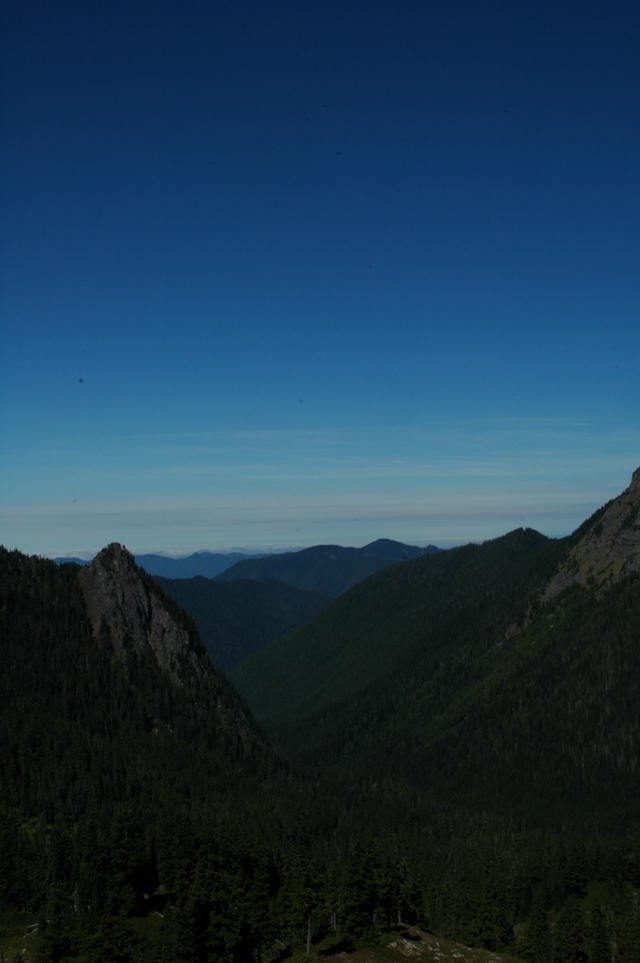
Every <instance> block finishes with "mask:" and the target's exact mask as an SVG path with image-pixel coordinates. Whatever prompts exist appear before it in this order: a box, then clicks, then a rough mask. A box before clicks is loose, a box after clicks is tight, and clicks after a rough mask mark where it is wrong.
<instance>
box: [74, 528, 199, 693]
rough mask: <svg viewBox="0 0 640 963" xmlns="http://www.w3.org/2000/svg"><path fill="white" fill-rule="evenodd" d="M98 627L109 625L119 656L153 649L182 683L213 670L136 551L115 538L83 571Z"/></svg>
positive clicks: (83, 583)
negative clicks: (146, 574)
mask: <svg viewBox="0 0 640 963" xmlns="http://www.w3.org/2000/svg"><path fill="white" fill-rule="evenodd" d="M78 580H79V582H80V586H81V588H82V591H83V594H84V597H85V601H86V603H87V610H88V613H89V617H90V619H91V623H92V625H93V632H94V635H95V636H96V638H100V637H102V636H103V635H104V631H105V626H106V628H107V629H108V631H109V633H110V636H111V644H112V645H113V648H114V651H115V653H116V655H117V656H118V657H119V658H122V659H126V657H127V652H128V651H131V650H133V651H137V652H138V653H145V651H148V650H151V651H152V652H153V655H154V656H155V658H156V661H157V663H158V665H159V666H160V668H162V669H164V670H165V671H166V672H168V673H169V674H170V675H171V676H172V678H173V680H174V682H175V683H176V684H178V685H184V684H185V683H188V681H189V680H190V679H193V678H194V676H196V677H202V676H204V675H206V674H208V672H209V671H210V666H209V663H208V660H207V659H206V656H205V655H204V652H202V653H200V652H198V650H197V647H195V646H194V644H193V640H192V639H191V638H190V635H189V632H188V630H187V629H186V628H184V627H182V626H181V625H179V624H178V623H177V622H176V620H175V619H174V618H173V617H172V616H171V615H170V614H169V612H168V611H167V609H166V608H165V607H164V605H163V604H162V601H161V598H160V592H159V591H158V593H157V594H156V593H155V592H154V591H153V590H152V587H151V586H150V585H149V582H148V580H147V579H145V578H144V576H143V573H142V572H141V570H140V569H139V568H138V567H137V565H136V563H135V560H134V558H133V555H131V554H130V553H129V552H128V551H127V550H126V549H125V548H124V547H123V546H122V545H119V544H118V543H116V542H114V543H112V544H111V545H109V546H107V548H105V549H103V550H102V551H101V552H100V553H99V554H98V555H96V557H95V558H94V560H93V561H92V562H91V564H90V565H87V566H85V567H84V568H82V569H80V571H79V572H78Z"/></svg>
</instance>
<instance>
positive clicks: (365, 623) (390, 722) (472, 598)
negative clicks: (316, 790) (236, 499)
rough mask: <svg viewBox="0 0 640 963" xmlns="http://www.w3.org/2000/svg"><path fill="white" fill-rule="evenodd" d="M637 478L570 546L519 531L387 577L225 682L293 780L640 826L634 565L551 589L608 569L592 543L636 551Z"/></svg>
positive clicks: (639, 601)
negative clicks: (573, 573)
mask: <svg viewBox="0 0 640 963" xmlns="http://www.w3.org/2000/svg"><path fill="white" fill-rule="evenodd" d="M637 480H638V473H636V474H635V475H634V480H633V482H632V485H631V486H630V488H629V489H628V490H627V491H626V492H625V493H623V495H622V496H620V499H617V500H615V501H614V502H613V503H611V504H610V505H609V506H605V507H604V508H603V509H601V510H600V511H599V512H597V513H596V514H595V515H594V517H593V518H592V519H590V520H589V521H588V522H586V523H585V524H584V525H583V526H581V528H580V529H579V530H578V531H577V532H576V533H575V534H574V536H572V537H571V538H569V539H564V540H557V541H555V540H550V539H547V538H545V537H544V536H542V535H539V534H538V533H536V532H534V531H531V530H522V529H520V530H518V531H515V532H512V533H510V534H509V535H505V536H503V537H502V538H499V539H495V540H494V541H491V542H487V543H485V544H483V545H468V546H463V547H461V548H457V549H452V550H450V551H447V552H441V553H439V554H437V555H434V556H426V557H423V558H420V559H417V560H415V561H412V562H408V563H406V564H404V565H401V566H396V567H394V568H392V569H389V570H385V571H381V572H378V573H377V574H375V575H373V576H372V577H371V578H369V579H367V580H366V581H365V582H363V583H361V584H359V585H357V586H355V587H354V588H352V589H351V590H350V591H349V592H348V593H346V594H345V595H343V596H341V597H340V598H339V599H336V600H334V602H333V603H332V604H331V605H330V606H329V607H328V608H327V609H325V610H324V611H323V612H322V613H321V614H320V615H319V616H318V617H317V618H316V619H314V620H313V621H312V622H311V623H310V624H309V625H307V626H305V627H304V628H303V629H301V630H299V631H298V632H297V633H294V634H293V635H291V636H289V637H288V638H286V639H283V640H280V641H279V642H277V643H275V644H274V645H273V646H271V647H270V648H269V649H266V650H264V651H263V652H261V653H259V654H258V655H256V656H254V657H253V658H251V659H249V660H247V661H246V662H245V663H243V664H242V665H240V666H238V667H237V668H236V669H235V670H234V671H233V672H232V673H231V678H232V679H233V681H235V682H236V683H237V685H238V687H239V688H240V691H241V692H242V693H243V695H245V697H246V698H247V700H248V701H249V703H250V705H251V706H252V708H253V709H254V711H255V713H256V715H257V717H258V718H259V719H260V721H261V722H262V723H263V724H264V726H265V727H266V729H267V731H268V733H269V734H270V735H271V736H272V738H273V739H274V740H275V742H276V744H277V745H278V746H280V747H281V748H282V749H283V751H285V752H286V753H287V754H288V755H289V756H290V757H291V758H292V759H293V760H295V761H296V762H297V763H299V764H301V765H304V766H308V767H313V768H315V769H317V770H322V771H342V772H346V771H352V772H358V773H360V774H361V775H363V774H366V773H368V774H369V775H370V776H371V777H372V778H373V777H374V776H375V777H376V778H378V777H380V776H383V775H386V776H388V777H391V778H393V779H398V778H400V779H404V780H409V781H410V782H413V783H414V784H417V785H428V786H429V787H430V791H431V792H436V793H439V794H442V795H443V796H451V794H452V793H454V794H455V796H456V798H457V799H461V798H466V799H467V801H468V802H469V804H470V805H472V806H478V805H480V806H483V807H484V806H489V807H490V808H493V809H495V808H498V809H499V808H502V809H507V808H508V809H509V810H510V811H514V807H515V808H516V809H517V808H520V809H521V810H522V811H523V812H526V813H527V814H528V815H529V816H531V815H534V816H539V817H540V818H541V819H544V818H549V819H554V818H556V819H560V820H561V819H562V818H563V814H566V813H567V812H568V810H569V809H573V810H575V809H576V807H578V808H583V809H585V811H586V810H588V811H589V812H593V807H594V805H596V804H597V807H598V808H599V810H600V812H601V813H605V812H606V813H608V814H610V815H611V817H612V818H613V817H614V816H615V817H616V818H617V817H618V816H619V817H620V818H626V817H628V816H630V815H633V816H640V809H638V803H637V800H638V798H640V797H639V795H638V789H640V785H639V783H638V772H637V765H636V762H635V760H636V759H637V754H638V750H639V748H640V744H639V742H638V740H639V737H640V702H639V701H638V699H637V692H638V691H640V658H638V655H639V654H640V653H639V651H638V650H639V648H640V592H639V585H638V572H637V557H638V556H637V550H635V549H633V548H632V549H631V550H630V551H629V552H627V554H626V555H625V566H626V568H625V569H624V572H623V571H622V569H621V567H620V566H619V565H617V566H615V565H614V566H613V567H612V568H610V569H609V571H610V573H611V577H610V578H609V580H608V581H606V582H605V581H603V580H602V579H600V580H599V579H598V578H596V576H595V575H593V574H592V575H591V576H590V577H587V578H585V584H584V585H583V584H580V583H579V582H575V583H572V584H569V583H567V586H566V587H565V589H564V590H563V591H562V592H560V593H558V592H554V593H553V594H551V593H550V592H549V588H548V587H549V586H553V585H554V584H556V583H557V580H558V578H559V573H562V572H564V571H567V566H568V567H569V569H570V570H573V569H574V568H575V562H574V561H573V559H575V558H583V557H588V558H589V565H591V566H593V567H594V569H595V570H597V571H598V572H605V571H606V566H604V565H603V566H601V567H598V565H597V563H596V555H597V552H596V553H595V554H593V551H592V548H589V546H593V545H594V540H597V539H600V542H601V544H602V545H603V546H608V547H606V548H605V549H603V551H606V552H610V551H611V548H610V547H611V545H613V544H620V542H622V544H623V545H625V546H627V547H628V546H629V545H632V546H633V545H634V544H635V545H637V533H638V529H639V525H640V522H639V519H638V511H639V509H640V492H639V491H638V487H639V486H638V484H637ZM634 539H635V541H634ZM625 551H627V549H626V548H625ZM589 553H591V554H589ZM621 573H622V575H623V576H624V577H620V575H621Z"/></svg>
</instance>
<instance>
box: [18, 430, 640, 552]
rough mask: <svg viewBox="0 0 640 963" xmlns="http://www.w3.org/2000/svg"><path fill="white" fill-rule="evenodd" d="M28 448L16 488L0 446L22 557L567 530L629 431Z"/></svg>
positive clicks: (281, 437) (618, 487) (597, 496)
mask: <svg viewBox="0 0 640 963" xmlns="http://www.w3.org/2000/svg"><path fill="white" fill-rule="evenodd" d="M28 458H30V459H31V461H32V463H33V469H34V470H35V469H36V468H37V469H38V470H37V478H33V476H31V477H30V478H29V479H28V481H27V482H25V481H24V479H23V484H22V485H20V484H19V477H18V476H20V475H22V473H23V472H24V469H25V464H24V461H23V462H22V464H20V465H18V463H17V461H16V459H15V457H14V458H13V459H12V457H11V453H5V456H4V463H5V468H6V469H7V470H6V471H5V473H4V478H5V483H4V488H5V497H4V498H3V500H2V507H1V508H0V525H1V528H0V541H2V542H3V544H5V546H6V547H8V548H14V547H16V548H19V549H20V550H22V551H26V552H28V553H34V554H44V555H51V554H54V555H57V554H59V555H65V554H74V553H78V554H80V553H87V552H88V553H92V552H94V551H97V550H99V549H100V548H101V547H102V546H103V545H104V544H107V543H108V542H110V541H121V542H124V543H125V544H127V547H129V548H130V549H131V550H132V551H159V550H164V551H168V552H171V551H174V552H176V553H178V552H182V551H191V550H197V549H204V548H209V549H212V550H229V549H231V548H232V547H244V548H247V549H257V550H271V549H276V548H280V549H281V548H285V547H291V548H294V547H301V546H304V545H311V544H319V543H338V544H360V545H361V544H366V543H367V542H369V541H373V540H374V539H375V538H380V537H386V538H395V539H398V540H399V541H405V542H412V543H414V544H427V543H428V542H431V543H434V544H440V545H441V546H443V547H447V546H448V545H451V544H459V543H460V542H464V541H482V540H484V539H486V538H493V537H496V536H498V535H501V534H504V532H506V531H509V530H511V529H513V528H516V527H520V526H525V527H532V528H536V529H538V530H539V531H542V532H543V533H544V534H547V535H551V536H557V535H564V534H568V533H569V532H570V531H572V530H573V529H574V528H575V527H577V525H579V524H580V523H581V522H582V521H583V520H584V518H586V517H588V515H589V514H590V513H591V512H592V511H593V510H595V509H596V508H597V507H599V505H600V504H602V503H603V502H604V501H607V500H608V499H609V498H612V497H615V495H617V494H619V492H620V491H622V490H623V489H624V488H625V487H626V486H627V485H628V483H629V479H630V477H631V473H632V471H633V470H634V469H635V468H636V467H637V463H638V462H639V461H640V433H638V432H634V431H631V430H624V429H620V430H619V431H618V432H605V431H603V430H599V429H598V427H597V426H593V425H589V424H583V423H580V422H577V421H573V422H572V421H569V420H564V421H561V420H557V421H554V420H542V419H539V420H536V419H528V420H522V421H515V420H509V419H500V420H494V421H477V422H473V421H468V422H455V423H449V424H446V423H442V424H435V425H431V426H429V427H428V428H425V429H423V430H417V429H407V428H384V429H378V428H371V429H368V430H363V431H358V432H355V431H315V432H313V431H308V432H301V431H268V432H256V431H246V432H217V433H210V434H203V433H200V434H189V433H187V434H184V435H164V436H163V435H153V436H144V437H140V438H122V439H112V440H111V441H109V440H94V441H93V443H87V444H86V445H84V446H80V447H78V446H73V445H69V446H67V445H65V444H63V443H60V444H56V443H55V442H51V443H50V444H49V445H47V446H43V447H42V448H41V449H40V450H39V451H38V450H33V451H31V453H29V455H28ZM12 471H13V472H14V473H15V475H16V477H15V478H13V480H12V477H11V476H12ZM38 479H40V482H39V485H40V487H38ZM42 479H44V481H45V483H44V484H43V483H42ZM20 495H21V496H22V497H20Z"/></svg>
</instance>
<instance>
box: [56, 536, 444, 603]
mask: <svg viewBox="0 0 640 963" xmlns="http://www.w3.org/2000/svg"><path fill="white" fill-rule="evenodd" d="M437 551H439V549H437V548H436V547H435V546H434V545H429V546H427V548H416V547H414V546H412V545H403V544H402V543H401V542H394V541H391V540H390V539H384V538H381V539H378V541H376V542H372V543H371V544H370V545H365V546H364V548H343V547H342V546H340V545H315V546H313V547H312V548H305V549H300V550H299V551H295V552H283V553H281V554H269V553H259V552H207V551H202V552H194V553H193V554H192V555H185V556H183V557H179V558H173V557H171V556H169V555H155V554H147V555H134V558H135V561H136V565H139V566H140V567H141V568H143V569H144V570H145V572H148V573H149V575H161V576H162V577H163V578H170V579H185V578H194V577H195V576H196V575H201V576H203V577H204V578H215V577H216V576H218V575H220V574H221V573H224V572H225V571H228V570H229V569H233V572H232V573H231V574H230V575H229V576H228V578H225V581H230V580H231V579H247V578H250V579H254V580H256V581H265V580H266V579H271V578H277V579H279V580H280V581H281V582H286V583H287V584H288V585H293V586H294V587H295V588H300V589H304V590H306V591H310V592H319V593H320V594H321V595H338V594H340V592H342V591H344V590H345V588H348V587H349V586H350V585H354V584H355V583H356V582H359V581H361V579H363V578H366V576H367V575H371V573H372V572H375V571H377V570H378V569H379V568H382V566H383V565H392V564H394V563H395V562H402V561H405V560H406V559H409V558H417V557H418V555H422V554H425V553H429V552H437ZM263 559H265V560H271V562H270V563H269V562H267V565H266V567H264V568H263V567H261V566H259V565H258V566H256V567H254V564H253V563H257V562H260V561H262V560H263ZM278 559H284V560H285V561H284V563H281V562H279V561H278ZM53 561H54V562H56V563H57V564H59V565H60V564H62V563H63V562H73V563H75V564H76V565H83V566H84V565H87V564H88V560H87V559H85V558H77V557H71V556H69V557H58V558H55V559H54V560H53ZM245 565H246V566H248V567H247V568H243V567H242V566H245ZM237 566H241V567H240V568H237ZM322 586H328V587H329V590H327V589H326V588H323V587H322Z"/></svg>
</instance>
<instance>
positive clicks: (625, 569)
mask: <svg viewBox="0 0 640 963" xmlns="http://www.w3.org/2000/svg"><path fill="white" fill-rule="evenodd" d="M637 571H640V468H637V469H636V470H635V471H634V473H633V475H632V477H631V483H630V485H629V487H628V488H627V489H625V491H623V492H622V494H621V495H619V496H618V498H616V499H614V500H613V501H612V502H611V504H610V505H608V506H607V508H606V511H605V512H604V514H603V515H602V517H601V518H600V519H599V520H598V521H597V522H596V523H595V524H594V525H593V526H592V527H591V528H590V529H589V530H588V531H587V533H586V534H585V535H584V537H583V538H582V539H581V540H580V541H579V542H578V544H577V545H576V546H574V548H573V549H572V550H571V552H570V553H569V557H568V558H567V560H566V562H564V563H563V565H562V566H561V568H560V569H559V571H558V572H557V573H556V575H555V576H554V577H553V578H552V579H551V581H550V582H549V584H548V585H547V588H546V591H545V593H544V598H545V599H552V598H554V597H555V596H557V595H558V594H559V593H560V592H562V591H563V590H564V589H565V588H567V587H568V586H569V585H572V584H573V583H574V582H578V583H580V584H581V585H586V584H594V583H595V584H598V585H600V586H601V587H602V588H606V586H607V585H608V584H613V583H615V582H618V581H620V579H622V578H624V577H625V576H626V575H628V574H630V573H631V572H637Z"/></svg>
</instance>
